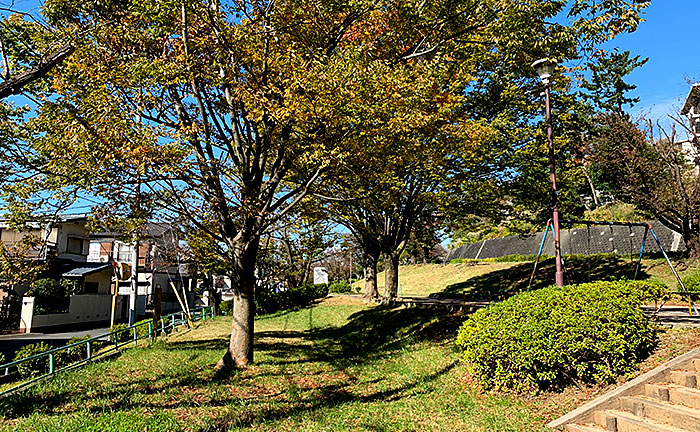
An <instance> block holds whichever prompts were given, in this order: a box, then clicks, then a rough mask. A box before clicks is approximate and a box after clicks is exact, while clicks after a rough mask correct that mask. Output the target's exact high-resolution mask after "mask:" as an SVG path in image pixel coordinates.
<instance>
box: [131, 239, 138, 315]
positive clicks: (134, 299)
mask: <svg viewBox="0 0 700 432" xmlns="http://www.w3.org/2000/svg"><path fill="white" fill-rule="evenodd" d="M133 248H134V249H133V250H134V252H133V253H132V254H131V290H130V291H129V326H132V325H134V324H135V323H136V314H137V310H136V308H137V306H138V286H139V242H138V241H136V242H134V243H133Z"/></svg>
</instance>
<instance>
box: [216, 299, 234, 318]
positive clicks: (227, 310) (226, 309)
mask: <svg viewBox="0 0 700 432" xmlns="http://www.w3.org/2000/svg"><path fill="white" fill-rule="evenodd" d="M219 311H221V313H222V314H224V315H231V313H232V312H233V300H226V301H222V302H221V303H220V304H219Z"/></svg>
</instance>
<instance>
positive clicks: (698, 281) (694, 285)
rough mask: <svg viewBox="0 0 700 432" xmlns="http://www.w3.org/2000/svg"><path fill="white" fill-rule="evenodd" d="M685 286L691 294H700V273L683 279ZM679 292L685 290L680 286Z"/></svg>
mask: <svg viewBox="0 0 700 432" xmlns="http://www.w3.org/2000/svg"><path fill="white" fill-rule="evenodd" d="M683 285H685V289H686V290H688V292H689V293H695V294H698V293H700V273H693V274H691V275H688V276H686V277H684V278H683ZM678 291H681V292H682V291H683V288H681V287H680V285H679V286H678Z"/></svg>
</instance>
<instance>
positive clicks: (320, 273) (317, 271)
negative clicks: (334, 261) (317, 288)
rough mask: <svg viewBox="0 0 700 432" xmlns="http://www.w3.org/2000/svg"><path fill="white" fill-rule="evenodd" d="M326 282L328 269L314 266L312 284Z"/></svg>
mask: <svg viewBox="0 0 700 432" xmlns="http://www.w3.org/2000/svg"><path fill="white" fill-rule="evenodd" d="M327 283H328V269H327V268H326V267H314V284H327Z"/></svg>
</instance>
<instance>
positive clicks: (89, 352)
mask: <svg viewBox="0 0 700 432" xmlns="http://www.w3.org/2000/svg"><path fill="white" fill-rule="evenodd" d="M91 357H92V342H90V341H88V343H87V359H88V360H90V358H91Z"/></svg>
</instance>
